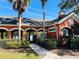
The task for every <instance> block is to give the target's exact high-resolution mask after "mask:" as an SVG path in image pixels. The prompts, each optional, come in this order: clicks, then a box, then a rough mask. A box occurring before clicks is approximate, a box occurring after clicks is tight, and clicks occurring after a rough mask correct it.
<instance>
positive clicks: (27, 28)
mask: <svg viewBox="0 0 79 59" xmlns="http://www.w3.org/2000/svg"><path fill="white" fill-rule="evenodd" d="M30 29H32V30H35V31H37V30H36V29H35V28H27V29H26V31H27V30H30Z"/></svg>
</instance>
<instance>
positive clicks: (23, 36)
mask: <svg viewBox="0 0 79 59" xmlns="http://www.w3.org/2000/svg"><path fill="white" fill-rule="evenodd" d="M22 38H23V40H25V39H26V30H23V35H22Z"/></svg>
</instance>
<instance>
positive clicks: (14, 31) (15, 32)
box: [11, 29, 23, 40]
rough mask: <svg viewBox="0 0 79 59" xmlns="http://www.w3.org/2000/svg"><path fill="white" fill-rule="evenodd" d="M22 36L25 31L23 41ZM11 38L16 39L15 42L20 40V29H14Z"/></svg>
mask: <svg viewBox="0 0 79 59" xmlns="http://www.w3.org/2000/svg"><path fill="white" fill-rule="evenodd" d="M22 34H23V31H21V39H22ZM11 38H12V39H15V40H18V39H19V30H18V29H14V30H12V31H11Z"/></svg>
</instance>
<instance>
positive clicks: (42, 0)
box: [41, 0, 47, 39]
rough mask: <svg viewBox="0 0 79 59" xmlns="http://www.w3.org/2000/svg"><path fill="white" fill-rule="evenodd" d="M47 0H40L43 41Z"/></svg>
mask: <svg viewBox="0 0 79 59" xmlns="http://www.w3.org/2000/svg"><path fill="white" fill-rule="evenodd" d="M46 2H47V0H41V3H42V9H43V39H45V4H46Z"/></svg>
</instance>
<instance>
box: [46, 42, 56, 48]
mask: <svg viewBox="0 0 79 59" xmlns="http://www.w3.org/2000/svg"><path fill="white" fill-rule="evenodd" d="M47 45H48V47H49V48H50V49H52V48H57V42H56V40H48V41H47Z"/></svg>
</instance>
